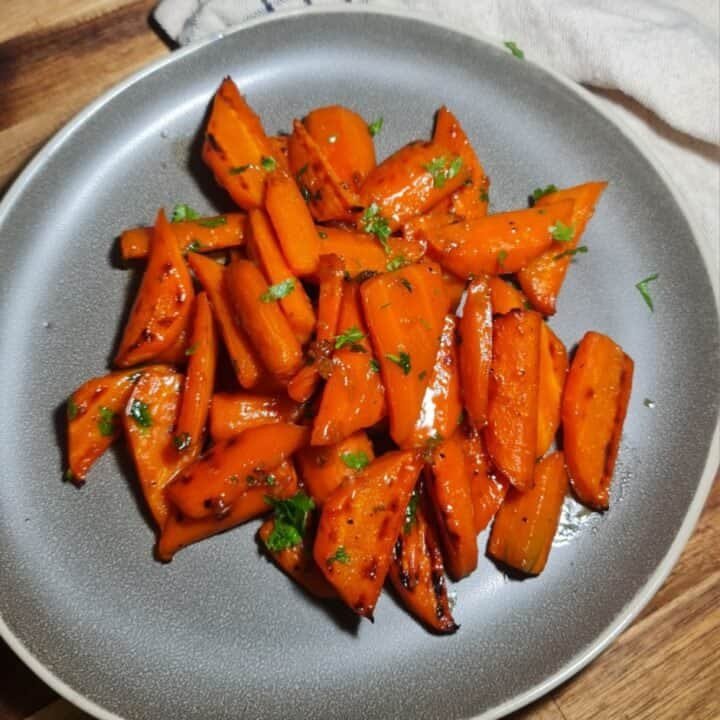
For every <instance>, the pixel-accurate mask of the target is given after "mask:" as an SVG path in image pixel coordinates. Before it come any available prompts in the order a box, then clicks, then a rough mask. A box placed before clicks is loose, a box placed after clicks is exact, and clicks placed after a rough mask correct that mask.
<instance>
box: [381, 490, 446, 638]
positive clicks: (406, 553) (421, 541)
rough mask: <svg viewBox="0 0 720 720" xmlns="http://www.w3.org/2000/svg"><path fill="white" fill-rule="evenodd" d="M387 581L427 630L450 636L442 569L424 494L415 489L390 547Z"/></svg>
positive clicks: (443, 569) (441, 560)
mask: <svg viewBox="0 0 720 720" xmlns="http://www.w3.org/2000/svg"><path fill="white" fill-rule="evenodd" d="M388 578H389V579H390V582H391V583H392V585H393V587H394V588H395V591H396V592H397V594H398V595H399V596H400V599H401V600H402V602H403V604H404V605H405V607H406V608H407V609H408V610H409V611H410V612H411V613H412V614H413V615H414V616H415V617H416V618H417V619H418V620H420V622H422V623H424V624H425V625H426V626H427V627H429V628H430V629H431V630H435V631H436V632H439V633H453V632H455V631H456V630H457V629H458V627H459V626H458V625H457V624H456V623H455V620H453V616H452V611H451V610H450V603H449V601H448V593H447V584H446V581H445V566H444V565H443V558H442V552H441V551H440V546H439V544H438V540H437V536H436V535H435V530H434V529H433V526H432V524H431V523H430V522H429V521H428V509H427V499H426V497H425V493H424V492H421V491H418V490H415V493H413V495H412V497H411V498H410V502H409V503H408V508H407V511H406V513H405V522H404V523H403V529H402V531H401V532H400V534H399V535H398V539H397V540H396V542H395V546H394V547H393V559H392V563H391V564H390V570H389V572H388Z"/></svg>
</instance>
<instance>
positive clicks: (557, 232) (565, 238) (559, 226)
mask: <svg viewBox="0 0 720 720" xmlns="http://www.w3.org/2000/svg"><path fill="white" fill-rule="evenodd" d="M548 230H549V231H550V234H551V235H552V239H553V240H555V241H556V242H561V243H568V242H570V241H571V240H572V239H573V238H574V237H575V228H574V227H573V226H572V225H566V224H565V223H564V222H561V221H560V220H558V221H557V222H556V223H555V224H554V225H551V226H550V227H549V228H548Z"/></svg>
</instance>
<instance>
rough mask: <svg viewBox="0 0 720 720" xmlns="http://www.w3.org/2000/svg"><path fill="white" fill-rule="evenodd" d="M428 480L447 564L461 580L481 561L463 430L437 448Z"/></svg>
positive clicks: (450, 571)
mask: <svg viewBox="0 0 720 720" xmlns="http://www.w3.org/2000/svg"><path fill="white" fill-rule="evenodd" d="M425 482H426V484H427V490H428V496H429V498H430V505H431V506H432V508H433V509H434V511H435V517H436V520H437V527H438V534H439V535H440V541H441V543H442V547H443V557H444V558H445V567H446V568H447V571H448V575H449V576H450V577H451V578H452V579H453V580H460V579H461V578H464V577H466V576H467V575H469V574H470V573H471V572H472V571H473V570H474V569H475V568H476V567H477V562H478V549H477V532H476V531H475V516H474V509H473V502H472V494H471V490H470V475H469V473H468V468H467V465H466V463H465V453H464V451H463V445H462V438H461V436H460V433H455V434H454V435H453V436H452V437H451V438H449V439H447V440H444V441H443V442H441V443H440V444H439V445H438V446H437V447H436V448H434V452H433V454H432V460H431V462H430V467H429V472H427V473H426V475H425Z"/></svg>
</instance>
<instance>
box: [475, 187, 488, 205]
mask: <svg viewBox="0 0 720 720" xmlns="http://www.w3.org/2000/svg"><path fill="white" fill-rule="evenodd" d="M478 198H479V199H480V202H484V203H486V202H490V196H489V195H488V194H487V190H481V191H480V194H479V195H478Z"/></svg>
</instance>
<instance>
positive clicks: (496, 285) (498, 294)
mask: <svg viewBox="0 0 720 720" xmlns="http://www.w3.org/2000/svg"><path fill="white" fill-rule="evenodd" d="M488 284H489V285H490V300H491V302H492V311H493V315H507V313H509V312H510V311H511V310H525V309H526V308H527V305H526V304H525V298H524V297H523V294H522V293H521V292H520V291H519V290H518V289H517V288H516V287H514V286H513V285H511V284H510V283H509V282H508V281H507V280H503V279H502V278H501V277H498V276H497V275H491V276H490V277H489V278H488Z"/></svg>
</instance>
